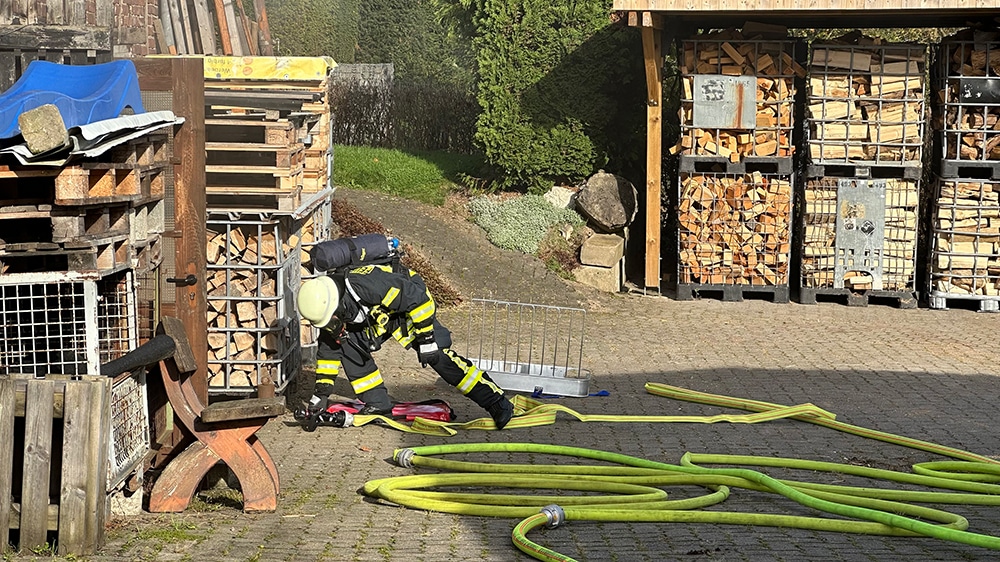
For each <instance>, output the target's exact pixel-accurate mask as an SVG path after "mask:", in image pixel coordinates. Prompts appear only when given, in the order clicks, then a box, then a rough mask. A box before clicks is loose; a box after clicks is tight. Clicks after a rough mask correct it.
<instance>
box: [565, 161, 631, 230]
mask: <svg viewBox="0 0 1000 562" xmlns="http://www.w3.org/2000/svg"><path fill="white" fill-rule="evenodd" d="M638 197H639V194H638V192H637V191H636V190H635V186H633V185H632V182H630V181H628V180H627V179H625V178H623V177H621V176H618V175H615V174H608V173H606V172H605V171H604V170H601V171H599V172H597V173H596V174H594V175H593V176H590V179H588V180H587V183H586V184H584V186H583V188H582V189H581V190H580V193H578V194H577V197H576V208H577V210H578V211H580V212H581V213H582V214H583V215H584V216H586V217H587V218H588V219H589V220H590V222H591V223H592V224H593V226H596V227H597V228H598V229H600V230H603V231H605V232H617V231H619V230H621V229H623V228H625V227H626V226H628V225H629V224H631V223H632V221H633V220H634V219H635V214H636V211H637V210H638V203H637V200H638Z"/></svg>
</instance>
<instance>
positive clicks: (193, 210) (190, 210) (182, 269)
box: [173, 59, 208, 403]
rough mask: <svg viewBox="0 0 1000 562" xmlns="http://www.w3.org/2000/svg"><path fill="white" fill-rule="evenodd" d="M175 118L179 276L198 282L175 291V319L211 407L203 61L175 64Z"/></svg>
mask: <svg viewBox="0 0 1000 562" xmlns="http://www.w3.org/2000/svg"><path fill="white" fill-rule="evenodd" d="M173 75H174V99H173V102H174V113H176V114H177V115H180V116H183V117H184V119H185V122H184V125H182V126H181V127H180V129H178V131H177V133H176V134H175V135H174V163H175V164H174V213H175V216H174V228H175V230H176V232H177V233H179V234H180V237H179V238H175V247H176V262H175V264H176V269H175V272H176V275H177V277H184V276H187V275H194V276H195V277H196V278H197V279H198V282H197V283H195V284H194V285H189V286H186V287H178V288H177V300H176V301H175V302H176V303H177V309H176V311H175V314H176V315H177V318H179V319H180V321H181V322H182V323H183V324H184V326H185V327H186V328H187V332H188V341H190V342H191V351H192V352H193V353H194V358H195V362H196V363H197V364H198V371H197V373H196V376H195V379H194V380H195V381H196V384H195V385H194V386H195V391H196V392H197V393H198V396H199V397H200V398H201V399H202V400H203V401H204V402H206V403H207V402H208V378H207V364H208V339H207V338H206V337H205V334H206V333H207V332H208V320H207V317H206V309H207V302H208V301H207V299H208V297H207V293H206V290H205V206H206V203H205V71H204V66H203V62H202V60H201V59H176V60H174V61H173Z"/></svg>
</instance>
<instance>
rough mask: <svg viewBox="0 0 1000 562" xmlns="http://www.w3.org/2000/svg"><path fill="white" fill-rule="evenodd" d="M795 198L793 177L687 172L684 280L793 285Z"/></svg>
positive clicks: (682, 206) (683, 183)
mask: <svg viewBox="0 0 1000 562" xmlns="http://www.w3.org/2000/svg"><path fill="white" fill-rule="evenodd" d="M791 199H792V185H791V180H790V178H789V177H787V176H775V175H768V174H762V173H760V172H754V173H752V174H746V175H731V174H682V176H681V179H680V203H679V208H678V217H677V218H678V223H679V236H680V240H679V244H680V269H679V271H680V276H679V278H680V282H681V283H683V284H709V285H768V286H777V285H787V283H788V263H789V252H790V249H791V222H792V215H791V213H792V209H791V207H792V204H791Z"/></svg>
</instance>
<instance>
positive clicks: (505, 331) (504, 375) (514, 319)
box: [462, 299, 590, 396]
mask: <svg viewBox="0 0 1000 562" xmlns="http://www.w3.org/2000/svg"><path fill="white" fill-rule="evenodd" d="M468 306H469V318H468V327H467V328H468V329H467V335H466V338H465V341H464V342H462V344H463V348H464V353H463V354H464V355H465V356H466V357H467V358H468V359H469V360H470V361H472V362H473V363H474V364H475V365H476V366H477V367H479V368H480V369H482V370H484V371H488V372H489V374H490V377H491V378H492V379H493V380H494V382H496V383H497V384H498V385H499V386H500V387H501V388H504V389H506V390H513V391H520V392H534V391H540V392H543V393H546V394H559V395H564V396H587V394H588V392H589V390H588V389H589V385H590V371H588V370H585V369H584V368H583V365H582V363H583V345H584V336H585V334H586V311H585V310H582V309H578V308H564V307H557V306H543V305H536V304H525V303H515V302H506V301H495V300H486V299H473V300H472V301H471V302H470V303H469V305H468Z"/></svg>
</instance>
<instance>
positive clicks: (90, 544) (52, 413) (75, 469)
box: [0, 376, 111, 555]
mask: <svg viewBox="0 0 1000 562" xmlns="http://www.w3.org/2000/svg"><path fill="white" fill-rule="evenodd" d="M110 400H111V379H109V378H107V377H84V378H83V380H65V379H63V380H59V379H45V380H43V379H32V378H22V377H12V376H0V442H2V443H5V444H9V445H6V446H4V447H3V448H0V529H5V530H7V529H10V530H15V531H16V532H17V535H16V536H17V538H18V540H17V541H16V544H15V547H17V548H19V549H21V550H30V549H35V548H45V547H46V545H52V544H55V545H57V547H58V552H59V554H64V555H66V554H73V555H88V554H94V553H95V552H96V551H97V550H98V549H99V548H100V547H101V546H102V545H103V544H104V525H105V521H106V518H107V507H106V506H107V478H108V450H109V443H108V439H109V436H110V435H111V430H110V428H111V407H110ZM53 500H54V502H55V503H53ZM11 536H12V535H11V534H8V532H6V531H5V533H4V535H3V540H0V551H5V550H6V549H7V548H8V544H9V541H10V537H11Z"/></svg>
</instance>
